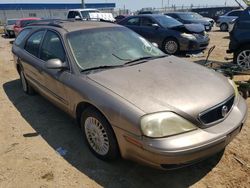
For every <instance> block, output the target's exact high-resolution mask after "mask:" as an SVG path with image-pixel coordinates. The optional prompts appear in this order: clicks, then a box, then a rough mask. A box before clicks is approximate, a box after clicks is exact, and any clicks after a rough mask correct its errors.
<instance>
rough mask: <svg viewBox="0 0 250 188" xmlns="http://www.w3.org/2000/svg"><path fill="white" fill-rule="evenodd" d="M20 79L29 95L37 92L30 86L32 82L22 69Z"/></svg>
mask: <svg viewBox="0 0 250 188" xmlns="http://www.w3.org/2000/svg"><path fill="white" fill-rule="evenodd" d="M20 81H21V85H22V89H23V91H24V93H26V94H28V95H33V94H34V93H35V91H34V89H33V88H32V87H31V86H30V84H29V83H28V81H27V80H26V78H25V75H24V72H23V70H21V71H20Z"/></svg>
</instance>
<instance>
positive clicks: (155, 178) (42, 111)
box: [3, 80, 223, 188]
mask: <svg viewBox="0 0 250 188" xmlns="http://www.w3.org/2000/svg"><path fill="white" fill-rule="evenodd" d="M3 89H4V91H5V93H6V94H7V96H8V98H9V100H10V101H11V102H12V103H13V105H14V106H15V108H16V109H17V110H18V111H19V112H20V114H21V115H22V117H23V118H24V119H25V120H26V121H27V122H28V123H29V124H30V126H31V127H33V129H34V130H35V132H23V136H24V137H26V139H28V138H30V137H35V136H38V135H40V136H41V137H42V138H43V139H44V140H45V141H46V142H47V143H48V144H49V145H50V146H51V147H52V148H53V149H54V150H55V151H56V150H57V151H58V149H59V150H63V152H64V154H65V155H63V158H64V159H65V160H66V161H67V162H68V163H69V164H71V165H72V166H74V167H75V168H76V169H78V170H79V171H80V172H82V173H84V174H85V175H87V176H88V177H90V178H91V179H93V180H94V181H96V182H97V183H98V184H100V185H101V186H103V187H115V188H117V187H144V188H147V187H175V188H178V187H189V186H191V185H193V184H195V183H196V182H198V181H199V180H201V179H202V178H203V177H204V176H206V174H207V173H209V172H210V171H211V170H212V169H213V168H214V167H215V166H216V165H217V163H218V162H219V161H220V159H221V157H222V155H223V151H222V152H220V153H219V154H217V155H215V156H213V157H210V158H209V159H207V160H205V161H203V162H200V163H197V164H195V165H192V166H189V167H185V168H182V169H178V170H171V171H161V170H157V169H152V168H149V167H145V166H141V165H139V164H137V163H134V162H130V161H127V160H123V159H120V160H118V161H115V162H109V163H107V162H103V161H101V160H98V159H97V158H95V157H94V155H92V154H91V152H90V151H89V149H88V148H87V146H86V144H85V143H84V141H83V136H82V133H81V130H80V128H79V126H78V125H77V124H76V123H75V121H74V120H73V119H71V118H70V117H68V116H67V115H65V113H64V112H62V111H60V110H59V109H58V108H57V107H55V106H53V105H52V104H51V103H50V102H48V101H47V100H46V99H44V98H43V97H41V96H40V95H34V96H28V95H26V94H24V93H23V92H22V90H21V86H20V83H19V80H13V81H10V82H7V83H5V84H4V85H3Z"/></svg>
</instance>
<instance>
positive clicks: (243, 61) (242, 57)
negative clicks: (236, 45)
mask: <svg viewBox="0 0 250 188" xmlns="http://www.w3.org/2000/svg"><path fill="white" fill-rule="evenodd" d="M237 65H239V66H240V67H241V68H243V69H246V70H248V69H250V50H243V51H242V52H240V53H239V54H238V56H237Z"/></svg>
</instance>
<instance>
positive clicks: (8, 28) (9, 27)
mask: <svg viewBox="0 0 250 188" xmlns="http://www.w3.org/2000/svg"><path fill="white" fill-rule="evenodd" d="M17 20H18V19H7V21H6V23H5V24H4V34H5V36H7V37H9V38H10V37H14V36H15V33H14V25H15V23H16V21H17Z"/></svg>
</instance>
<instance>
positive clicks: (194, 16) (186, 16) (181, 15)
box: [165, 12, 214, 31]
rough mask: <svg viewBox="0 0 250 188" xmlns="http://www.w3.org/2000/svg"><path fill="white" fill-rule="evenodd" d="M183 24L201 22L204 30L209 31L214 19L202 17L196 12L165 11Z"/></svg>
mask: <svg viewBox="0 0 250 188" xmlns="http://www.w3.org/2000/svg"><path fill="white" fill-rule="evenodd" d="M165 15H167V16H170V17H172V18H174V19H176V20H178V21H179V22H181V23H183V24H202V25H204V27H205V30H206V31H211V30H212V27H213V24H214V21H213V19H208V18H204V17H203V16H201V15H200V14H198V13H196V12H170V13H165Z"/></svg>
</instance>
